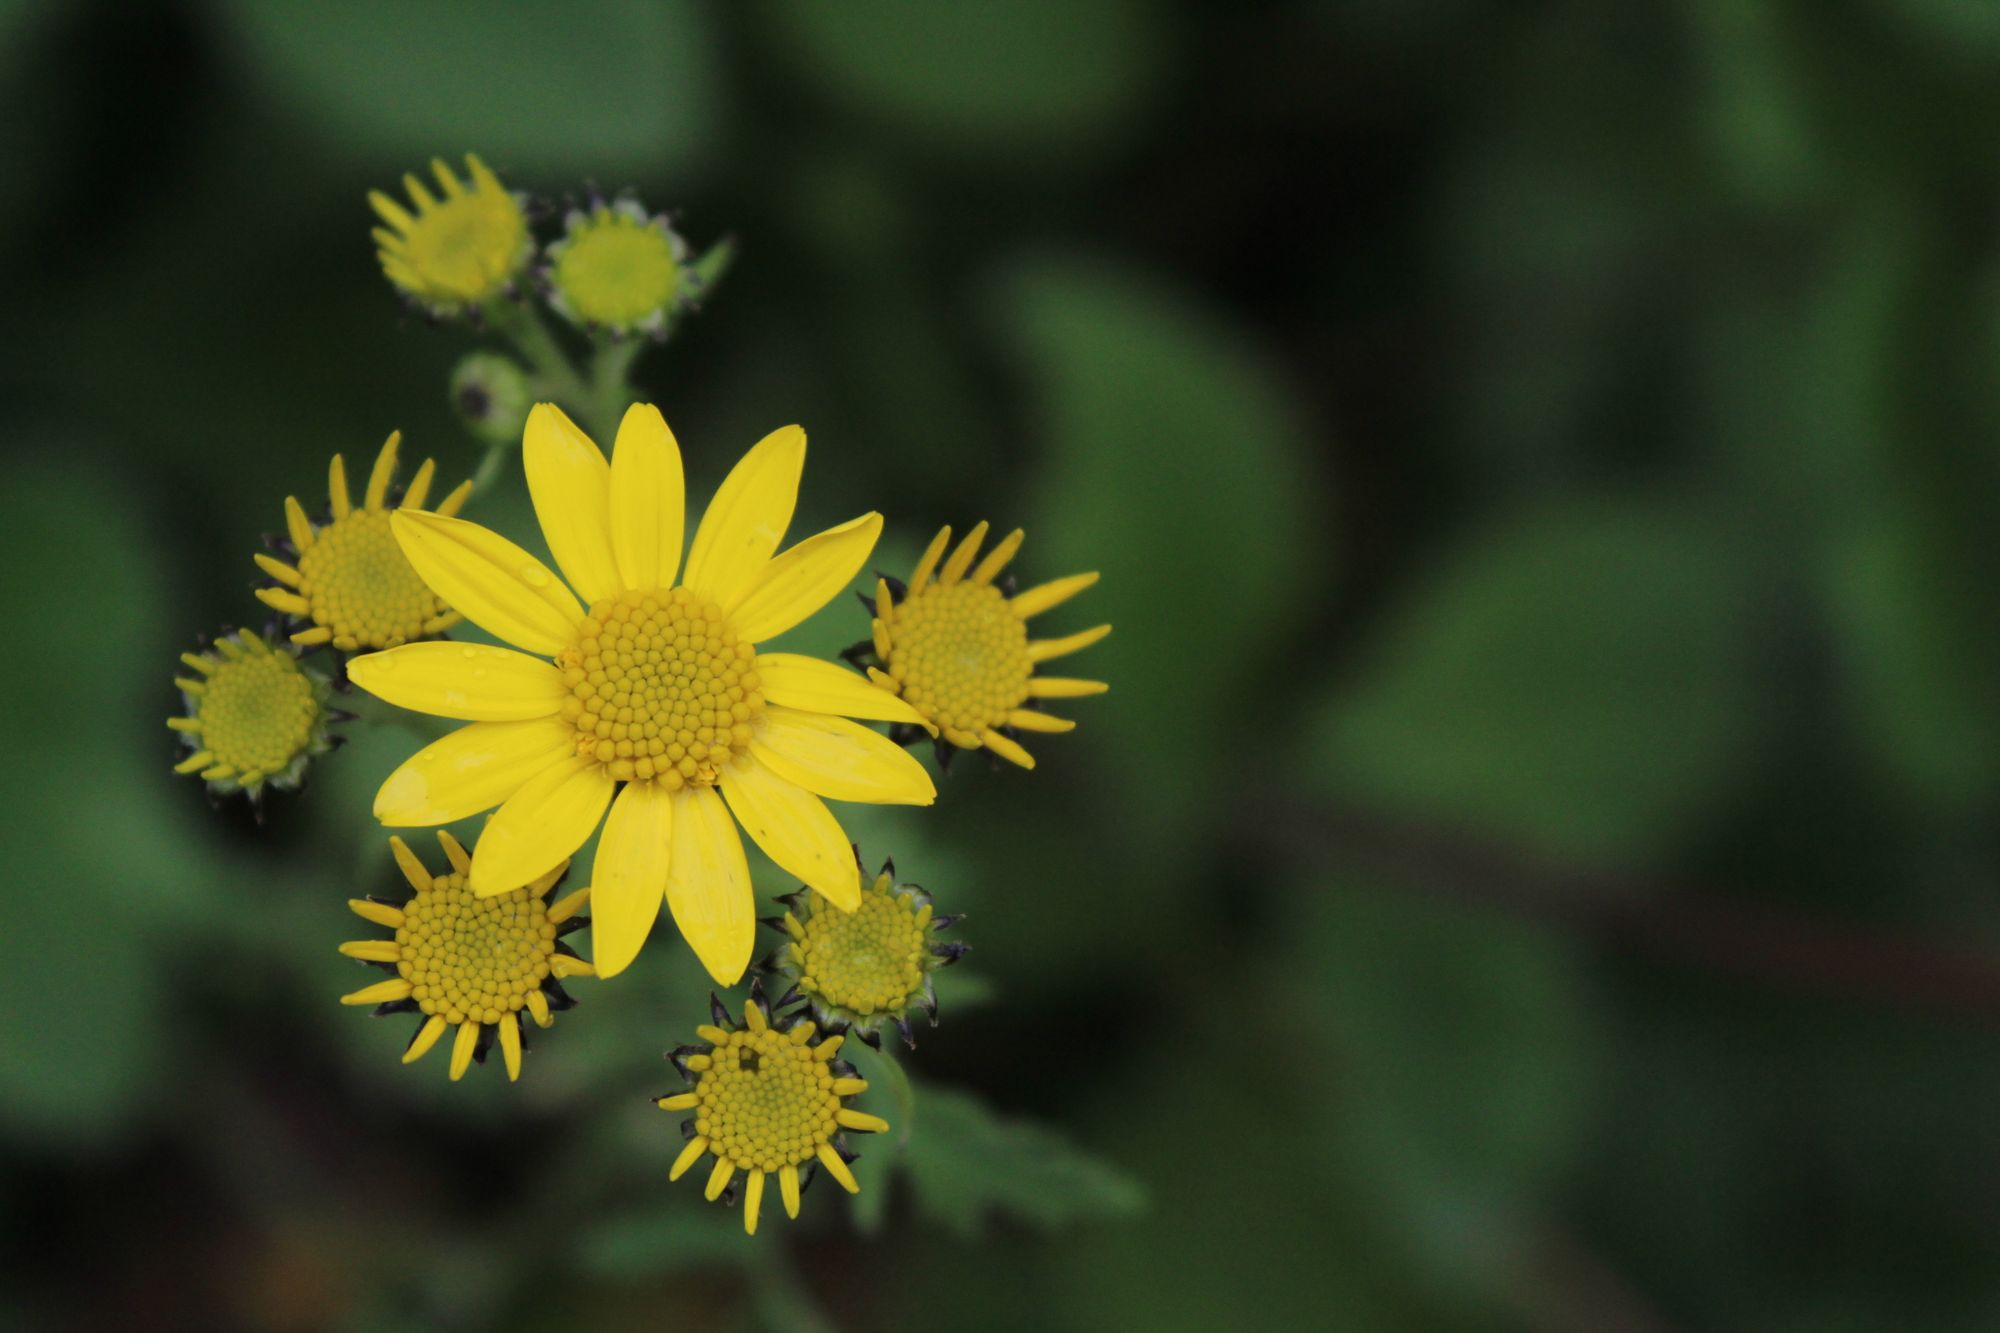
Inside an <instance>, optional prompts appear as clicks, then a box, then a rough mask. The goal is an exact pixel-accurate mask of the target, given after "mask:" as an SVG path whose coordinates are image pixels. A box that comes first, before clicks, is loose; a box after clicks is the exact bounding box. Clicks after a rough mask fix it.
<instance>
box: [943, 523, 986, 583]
mask: <svg viewBox="0 0 2000 1333" xmlns="http://www.w3.org/2000/svg"><path fill="white" fill-rule="evenodd" d="M985 540H986V520H985V519H983V518H982V519H981V520H979V522H978V523H977V524H975V525H974V526H973V529H972V531H970V532H968V533H966V534H965V539H964V540H963V541H961V542H959V544H958V549H957V550H955V551H953V552H952V553H951V555H950V557H949V558H948V559H946V560H945V562H944V568H943V569H940V570H939V571H938V582H939V583H941V584H943V585H944V586H945V587H947V588H949V587H951V586H952V585H953V584H955V583H957V582H958V581H959V579H961V578H962V577H964V575H965V570H966V567H967V566H969V565H970V564H971V563H972V557H973V556H975V555H978V554H979V546H980V543H982V542H984V541H985Z"/></svg>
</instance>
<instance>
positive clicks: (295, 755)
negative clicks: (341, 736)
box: [167, 629, 334, 801]
mask: <svg viewBox="0 0 2000 1333" xmlns="http://www.w3.org/2000/svg"><path fill="white" fill-rule="evenodd" d="M181 661H182V662H184V663H185V664H187V665H188V666H189V667H191V668H193V670H194V672H195V674H194V675H192V676H180V677H176V678H175V680H174V684H175V685H177V686H179V687H180V691H181V702H182V704H183V706H184V707H185V708H186V710H187V711H186V714H185V715H184V716H181V717H170V718H168V719H167V726H168V727H170V728H171V729H172V730H174V731H175V732H177V733H178V734H179V735H180V738H181V744H182V745H184V746H186V747H187V749H188V750H189V754H188V755H187V756H186V757H185V758H183V759H182V760H181V761H180V762H179V763H177V764H175V765H174V772H176V773H188V774H200V775H201V777H202V779H203V780H204V781H206V782H207V783H208V786H209V790H210V791H212V792H215V793H216V794H217V795H227V794H229V793H231V792H236V791H241V792H244V793H246V794H248V795H249V797H250V798H251V800H252V801H255V800H257V799H258V798H259V797H260V796H261V795H262V794H263V788H264V784H265V783H267V782H268V783H270V784H271V785H272V786H274V787H280V788H284V789H287V790H290V789H292V788H296V787H297V786H298V785H299V783H300V781H301V780H302V779H303V778H304V777H305V770H306V764H307V762H308V761H310V760H311V759H312V757H313V756H314V755H319V754H325V753H326V752H327V751H328V750H331V749H332V748H333V744H334V743H333V740H332V739H331V738H330V737H329V736H328V735H327V723H328V722H329V721H330V720H331V719H332V716H333V715H332V714H331V713H330V712H329V711H328V709H327V704H326V680H325V678H324V677H322V676H320V675H319V674H318V673H317V672H313V671H309V670H307V669H306V668H305V667H304V666H301V665H300V664H299V660H298V655H297V653H295V652H293V651H291V650H289V649H286V648H282V647H274V646H272V645H271V644H270V643H269V642H267V641H266V640H265V639H264V638H263V637H262V636H261V635H258V634H256V633H254V632H252V631H250V630H247V629H244V630H237V631H236V632H235V633H234V634H225V635H223V636H222V637H221V638H219V639H217V640H216V641H215V643H214V644H213V645H212V646H211V647H210V648H209V649H208V650H207V651H204V652H200V653H182V654H181Z"/></svg>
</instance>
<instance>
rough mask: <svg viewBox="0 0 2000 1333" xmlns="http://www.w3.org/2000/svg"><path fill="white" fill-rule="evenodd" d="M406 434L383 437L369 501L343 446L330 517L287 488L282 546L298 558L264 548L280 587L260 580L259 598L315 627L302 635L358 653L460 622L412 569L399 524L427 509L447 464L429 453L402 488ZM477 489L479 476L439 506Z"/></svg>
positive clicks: (451, 505)
mask: <svg viewBox="0 0 2000 1333" xmlns="http://www.w3.org/2000/svg"><path fill="white" fill-rule="evenodd" d="M402 438H403V437H402V434H401V432H397V433H396V434H393V435H391V436H390V437H389V439H388V442H387V443H386V444H384V445H383V446H382V452H381V453H380V454H379V455H378V456H377V457H376V459H375V468H374V471H372V472H371V473H369V476H368V490H367V492H366V493H365V495H364V496H363V499H362V504H361V507H360V508H359V509H357V508H355V507H354V504H353V502H352V501H351V500H350V499H349V498H348V494H347V464H346V462H345V461H344V460H343V459H342V458H341V456H340V455H339V454H335V455H334V456H333V465H332V467H331V468H330V469H329V472H328V479H327V489H328V491H329V492H330V493H331V499H332V505H333V507H332V509H331V510H330V511H329V517H328V518H327V520H326V522H325V523H324V524H322V525H321V526H318V527H315V526H314V525H313V523H312V522H311V521H310V520H309V519H308V518H307V517H306V511H305V508H304V506H302V505H300V504H299V502H298V499H297V497H295V496H287V497H285V525H286V528H287V530H288V537H289V541H288V542H278V543H274V545H277V547H278V550H279V553H280V554H282V555H285V556H288V557H290V559H291V561H292V563H290V564H287V563H285V561H284V560H280V559H278V558H277V557H276V556H270V555H263V554H259V555H258V556H256V557H255V559H256V561H257V567H258V568H259V569H261V570H263V571H264V572H265V573H266V574H268V575H270V576H271V578H272V579H273V580H274V583H273V585H272V586H271V587H267V588H259V589H258V590H257V597H258V599H259V600H261V601H262V602H263V603H264V604H265V605H266V606H268V607H271V608H272V609H273V610H277V611H281V612H283V613H284V614H285V615H287V616H290V617H291V618H292V620H293V621H294V622H304V625H305V628H303V629H300V630H298V631H296V632H295V633H294V634H293V635H292V642H293V643H296V644H299V645H301V646H304V647H314V646H317V645H319V644H322V643H330V644H332V645H333V646H334V647H335V648H338V649H339V650H340V651H342V652H345V653H353V652H361V651H363V650H372V649H376V648H394V647H395V646H396V645H398V644H403V643H410V642H413V641H415V640H418V639H427V638H431V637H433V636H435V635H437V634H440V633H442V632H443V631H445V630H446V629H449V628H450V627H451V626H453V625H455V624H457V623H458V619H459V618H458V615H457V613H456V612H454V611H452V609H451V608H450V607H448V606H446V605H445V604H444V602H443V601H442V600H441V599H440V598H439V597H438V595H437V594H436V593H434V592H432V591H431V590H430V587H429V585H427V584H426V583H425V582H424V581H423V579H421V578H419V577H418V576H417V571H416V570H415V569H413V568H411V566H410V561H409V557H407V556H405V555H404V554H403V551H402V548H401V547H400V546H398V545H397V544H396V537H395V534H394V533H393V532H392V531H391V530H390V527H389V515H390V513H391V512H393V511H394V510H396V509H411V510H414V509H422V508H423V506H424V500H425V499H426V498H428V497H429V495H430V489H431V478H432V477H433V476H434V475H435V473H436V472H437V465H436V464H435V463H433V462H432V461H431V460H430V459H428V458H426V459H425V460H424V465H423V466H422V467H420V468H418V469H417V475H416V476H415V477H413V478H412V479H411V481H410V486H409V489H408V490H407V491H404V492H403V494H402V495H401V496H400V497H396V496H393V495H392V494H391V485H390V483H391V482H392V481H393V480H394V478H395V474H396V448H397V445H398V444H400V443H401V442H402ZM471 494H472V483H471V482H469V481H467V482H464V483H462V484H461V485H460V486H459V487H458V489H457V490H454V491H453V492H452V493H451V494H450V495H447V496H446V497H445V498H444V503H443V504H441V505H439V506H438V507H437V512H438V513H440V514H447V515H449V514H455V513H457V512H458V510H459V507H460V506H462V505H463V504H464V503H465V501H466V497H468V496H469V495H471Z"/></svg>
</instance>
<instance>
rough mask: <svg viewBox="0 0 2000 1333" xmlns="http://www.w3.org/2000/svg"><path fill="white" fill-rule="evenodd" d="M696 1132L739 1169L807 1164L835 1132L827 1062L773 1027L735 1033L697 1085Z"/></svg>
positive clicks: (835, 1098)
mask: <svg viewBox="0 0 2000 1333" xmlns="http://www.w3.org/2000/svg"><path fill="white" fill-rule="evenodd" d="M695 1099H696V1104H695V1110H694V1114H695V1121H694V1131H695V1134H696V1135H697V1136H698V1137H700V1138H703V1139H706V1140H707V1141H708V1147H709V1151H711V1152H713V1153H714V1154H715V1155H716V1156H717V1157H719V1158H721V1159H722V1160H723V1161H724V1162H727V1163H730V1164H732V1165H733V1166H735V1167H736V1168H737V1169H738V1170H742V1171H776V1170H778V1169H779V1168H780V1167H786V1166H798V1165H800V1164H802V1163H805V1162H809V1161H811V1160H813V1158H814V1157H815V1156H816V1155H817V1154H818V1152H819V1150H820V1148H821V1147H822V1146H823V1145H825V1144H828V1143H830V1142H832V1140H833V1136H834V1135H835V1134H837V1133H839V1132H840V1126H839V1122H838V1121H837V1119H836V1117H837V1116H838V1115H839V1113H840V1096H839V1094H838V1093H836V1092H835V1091H834V1074H833V1070H832V1068H831V1066H830V1065H829V1063H828V1061H826V1060H825V1059H822V1058H820V1057H819V1056H817V1055H815V1053H814V1050H813V1048H812V1047H811V1046H809V1045H805V1044H803V1043H800V1042H795V1041H793V1040H792V1039H791V1038H790V1037H788V1036H786V1035H785V1034H784V1033H782V1032H779V1031H778V1030H777V1029H775V1028H768V1027H767V1028H765V1029H763V1030H762V1031H747V1030H746V1031H741V1032H732V1033H730V1034H729V1035H728V1039H727V1040H726V1041H723V1042H721V1043H720V1044H718V1045H717V1046H716V1047H715V1050H714V1052H713V1054H712V1056H711V1057H710V1062H709V1065H708V1067H707V1068H706V1069H704V1070H703V1071H702V1073H701V1079H700V1081H699V1082H698V1083H696V1084H695Z"/></svg>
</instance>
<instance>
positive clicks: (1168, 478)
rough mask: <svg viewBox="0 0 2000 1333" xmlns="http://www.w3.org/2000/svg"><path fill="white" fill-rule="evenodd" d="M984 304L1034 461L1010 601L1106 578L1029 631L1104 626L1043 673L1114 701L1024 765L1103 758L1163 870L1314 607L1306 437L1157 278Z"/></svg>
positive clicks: (1081, 713)
mask: <svg viewBox="0 0 2000 1333" xmlns="http://www.w3.org/2000/svg"><path fill="white" fill-rule="evenodd" d="M997 296H998V299H999V309H1000V314H1001V317H1002V330H1003V333H1004V335H1005V337H1006V338H1007V340H1008V342H1009V344H1010V346H1011V350H1012V351H1013V353H1014V357H1015V360H1016V361H1017V363H1018V365H1019V367H1020V370H1021V371H1022V373H1024V374H1025V375H1026V376H1027V377H1028V379H1029V390H1030V393H1031V394H1032V395H1033V398H1034V400H1035V401H1036V402H1037V404H1038V408H1037V411H1036V412H1035V414H1034V417H1033V419H1032V420H1031V422H1030V426H1031V429H1033V430H1034V432H1035V434H1036V435H1038V436H1040V437H1041V438H1042V439H1044V440H1045V441H1046V448H1047V451H1048V455H1049V457H1048V466H1047V469H1046V475H1045V478H1044V480H1043V483H1042V487H1041V492H1042V500H1041V503H1040V504H1039V505H1038V506H1037V507H1036V509H1035V511H1034V512H1035V515H1036V517H1035V521H1033V522H1031V523H1029V524H1028V533H1029V537H1028V544H1027V546H1026V547H1025V548H1024V550H1023V552H1022V554H1021V556H1020V557H1018V558H1017V559H1016V561H1015V564H1014V567H1013V568H1014V570H1015V572H1016V573H1017V575H1018V577H1019V578H1020V579H1021V581H1022V584H1023V586H1027V585H1030V584H1034V583H1038V582H1041V581H1043V580H1045V579H1049V578H1054V577H1056V576H1058V575H1064V574H1069V573H1072V572H1075V571H1078V570H1086V569H1097V570H1101V571H1103V574H1104V579H1103V582H1102V583H1101V584H1099V585H1098V586H1097V587H1095V588H1092V589H1091V590H1089V591H1088V592H1086V593H1084V594H1083V595H1082V596H1081V597H1079V598H1078V599H1077V600H1076V601H1074V602H1072V603H1070V604H1068V605H1066V606H1063V607H1060V608H1058V609H1057V610H1055V611H1053V612H1051V613H1049V614H1048V615H1047V616H1046V617H1045V618H1042V619H1039V620H1037V621H1036V623H1035V626H1034V631H1033V632H1034V633H1035V634H1036V635H1038V636H1048V637H1053V636H1056V635H1060V634H1063V633H1067V632H1069V631H1070V630H1073V629H1080V628H1083V627H1085V626H1088V625H1091V624H1094V623H1096V622H1098V621H1103V620H1108V621H1110V622H1112V623H1113V625H1114V626H1115V627H1116V628H1115V629H1114V630H1113V632H1112V634H1111V637H1110V638H1108V639H1106V640H1105V641H1104V642H1103V643H1102V644H1099V645H1097V646H1095V647H1092V648H1091V649H1089V650H1088V651H1086V652H1084V653H1082V654H1080V655H1079V656H1076V657H1074V658H1066V659H1063V660H1062V661H1060V662H1059V663H1057V664H1056V665H1055V666H1054V667H1053V668H1051V669H1052V670H1053V671H1055V672H1056V673H1057V674H1064V675H1079V676H1086V677H1095V678H1102V679H1104V680H1107V681H1109V682H1111V694H1110V695H1109V696H1108V698H1106V699H1104V700H1091V699H1086V700H1081V701H1077V702H1074V703H1070V702H1068V701H1064V704H1063V706H1061V707H1058V708H1057V709H1056V710H1055V711H1057V712H1059V713H1061V714H1062V715H1064V716H1068V717H1076V718H1079V719H1081V720H1082V724H1083V725H1082V728H1081V730H1080V731H1079V733H1078V734H1077V735H1076V736H1071V737H1057V738H1053V739H1048V740H1045V741H1043V742H1042V743H1040V744H1037V745H1035V746H1034V747H1033V748H1034V749H1035V751H1036V752H1037V753H1047V752H1052V751H1062V750H1064V749H1065V748H1066V749H1067V750H1068V751H1069V752H1070V753H1071V754H1073V755H1076V756H1077V757H1076V758H1073V759H1071V760H1070V761H1069V762H1079V761H1082V762H1090V761H1091V756H1106V755H1108V756H1109V757H1108V759H1107V758H1102V757H1100V758H1097V759H1096V760H1095V762H1096V763H1097V764H1098V766H1099V767H1100V769H1101V770H1103V771H1105V772H1107V773H1108V772H1111V771H1114V770H1115V771H1116V773H1117V782H1116V785H1115V788H1114V790H1115V792H1116V794H1117V796H1118V797H1119V798H1122V799H1124V800H1126V801H1129V802H1130V803H1131V804H1132V805H1133V806H1134V807H1136V812H1135V816H1134V819H1133V820H1132V822H1131V823H1128V824H1125V825H1123V827H1128V828H1131V829H1133V831H1134V833H1135V834H1139V830H1140V829H1143V834H1140V835H1139V836H1141V837H1142V838H1143V841H1144V844H1145V847H1146V850H1147V852H1148V854H1150V855H1153V856H1156V857H1159V858H1160V859H1162V860H1165V859H1167V858H1170V857H1171V856H1172V855H1173V851H1174V849H1175V848H1176V847H1178V846H1181V845H1183V840H1185V839H1189V838H1193V837H1195V836H1198V834H1199V832H1200V831H1201V828H1202V826H1203V814H1204V812H1205V810H1206V808H1207V806H1206V798H1207V797H1208V796H1210V795H1212V793H1213V790H1214V788H1213V784H1212V777H1213V765H1214V762H1215V757H1216V755H1217V754H1218V753H1227V752H1232V751H1233V750H1234V749H1236V748H1240V747H1241V745H1242V744H1244V733H1243V727H1244V711H1245V710H1246V709H1254V708H1257V707H1260V706H1261V704H1262V700H1261V699H1260V698H1259V697H1258V689H1257V686H1256V684H1255V682H1256V680H1257V675H1258V672H1259V670H1260V669H1262V668H1263V667H1264V666H1265V665H1266V663H1267V661H1268V659H1269V658H1270V657H1271V656H1272V654H1273V651H1274V645H1275V644H1276V643H1277V642H1278V641H1280V640H1281V638H1283V637H1284V636H1287V635H1290V634H1295V633H1297V632H1298V627H1299V622H1300V620H1301V619H1303V618H1305V617H1308V616H1310V615H1311V614H1312V613H1313V611H1314V609H1316V608H1317V607H1318V606H1320V605H1321V604H1322V603H1323V601H1324V599H1325V598H1326V596H1327V594H1328V591H1329V587H1330V583H1331V578H1332V575H1331V572H1330V571H1329V570H1328V568H1327V565H1326V562H1325V559H1324V552H1323V550H1322V547H1321V542H1320V540H1319V539H1318V537H1317V534H1316V533H1315V532H1314V530H1313V529H1312V527H1311V526H1309V520H1308V515H1309V513H1310V512H1311V510H1310V508H1309V503H1310V502H1309V499H1308V496H1309V494H1310V480H1311V479H1310V478H1309V477H1308V476H1307V475H1306V474H1305V469H1304V467H1303V466H1302V464H1303V461H1304V458H1305V457H1306V455H1307V451H1308V444H1307V441H1306V437H1305V434H1304V424H1303V422H1302V421H1301V419H1300V416H1299V413H1298V410H1297V408H1296V405H1295V404H1294V403H1293V402H1292V401H1291V399H1290V398H1289V396H1288V394H1287V392H1286V388H1285V386H1284V385H1283V384H1282V383H1281V382H1279V381H1278V380H1277V379H1276V378H1275V377H1274V376H1273V375H1272V373H1271V371H1270V370H1269V368H1268V366H1267V365H1266V364H1265V362H1264V361H1263V360H1262V359H1261V357H1260V355H1259V353H1258V351H1257V349H1256V348H1255V346H1254V345H1253V344H1252V343H1251V342H1250V341H1249V340H1247V339H1246V338H1245V337H1244V336H1243V335H1242V334H1241V333H1240V332H1239V331H1238V330H1236V329H1233V328H1231V327H1230V326H1229V325H1228V324H1227V323H1226V322H1225V321H1224V320H1223V319H1222V318H1221V317H1220V316H1219V315H1218V314H1217V313H1216V312H1214V311H1212V310H1210V309H1207V308H1205V307H1203V306H1201V305H1199V304H1197V303H1195V302H1193V301H1190V300H1189V299H1187V298H1186V297H1184V296H1182V295H1180V294H1178V293H1176V292H1175V291H1174V290H1172V288H1171V287H1169V286H1168V285H1166V284H1165V283H1163V282H1162V281H1161V280H1160V279H1158V278H1156V277H1153V276H1151V275H1147V274H1144V273H1137V272H1131V271H1124V270H1120V269H1117V268H1113V267H1110V266H1107V265H1103V264H1096V263H1090V262H1085V261H1079V260H1071V259H1059V258H1051V257H1041V258H1036V259H1031V260H1028V261H1025V262H1022V263H1019V264H1017V265H1015V266H1014V267H1012V268H1011V269H1009V270H1007V271H1006V273H1005V274H1004V275H1003V276H1002V278H1001V281H1000V283H999V286H998V289H997ZM994 517H995V518H996V519H998V520H999V522H998V524H997V526H999V527H1000V528H1002V529H1003V530H1004V529H1005V528H1006V527H1007V526H1009V525H1008V524H1007V523H1006V522H1005V520H1004V519H1001V518H1000V516H997V515H996V516H994Z"/></svg>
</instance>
